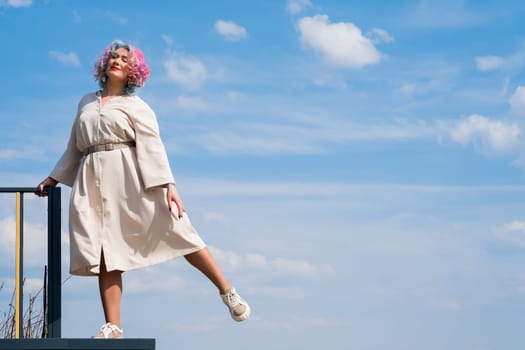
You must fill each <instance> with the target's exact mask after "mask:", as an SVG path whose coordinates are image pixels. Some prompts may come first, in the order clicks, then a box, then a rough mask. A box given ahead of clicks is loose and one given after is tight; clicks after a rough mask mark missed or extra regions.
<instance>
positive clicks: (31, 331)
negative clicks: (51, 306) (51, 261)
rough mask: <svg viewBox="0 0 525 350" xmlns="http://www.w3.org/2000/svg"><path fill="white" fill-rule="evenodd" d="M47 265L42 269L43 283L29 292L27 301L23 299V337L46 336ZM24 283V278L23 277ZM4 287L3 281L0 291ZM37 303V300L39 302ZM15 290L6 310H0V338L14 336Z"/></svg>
mask: <svg viewBox="0 0 525 350" xmlns="http://www.w3.org/2000/svg"><path fill="white" fill-rule="evenodd" d="M46 281H47V266H46V268H45V271H44V285H43V286H42V288H40V290H39V291H38V292H37V293H36V294H35V295H31V294H29V298H28V300H27V302H25V301H24V306H25V310H24V314H23V329H24V331H23V333H24V334H23V337H24V338H46V337H47V325H46V315H47V305H46V300H47V289H46ZM24 283H25V279H24ZM3 288H4V283H2V284H1V285H0V291H2V289H3ZM39 301H40V303H39V304H37V302H39ZM15 324H16V323H15V291H13V293H12V294H11V300H10V302H9V305H8V308H7V311H2V310H0V339H12V338H15V328H16V327H15Z"/></svg>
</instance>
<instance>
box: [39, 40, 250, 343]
mask: <svg viewBox="0 0 525 350" xmlns="http://www.w3.org/2000/svg"><path fill="white" fill-rule="evenodd" d="M149 74H150V70H149V68H148V65H147V63H146V62H145V60H144V56H143V54H142V52H141V51H140V50H139V49H138V48H136V47H134V46H132V45H130V44H127V43H125V42H123V41H120V40H116V41H114V42H113V43H111V45H110V46H109V47H108V48H107V49H106V51H105V52H104V55H103V57H102V58H101V59H100V60H99V61H98V62H97V63H96V65H95V71H94V75H95V77H96V78H97V80H98V82H99V85H100V87H101V88H102V89H101V90H99V91H97V92H96V93H90V94H87V95H86V96H84V97H83V98H82V99H81V101H80V103H79V105H78V111H77V116H76V119H75V122H74V123H73V127H72V130H71V135H70V138H69V142H68V145H67V148H66V150H65V152H64V154H63V155H62V157H61V158H60V160H59V161H58V163H57V164H56V166H55V168H54V169H53V171H52V172H51V174H50V175H49V177H47V178H46V179H44V180H43V181H42V182H41V183H40V184H39V185H38V192H37V195H39V196H45V195H47V194H46V192H45V188H46V187H52V186H56V185H57V184H58V183H63V184H64V185H67V186H71V187H72V192H71V201H70V207H69V231H70V249H71V263H70V273H71V274H73V275H84V276H90V275H97V276H98V281H99V289H100V297H101V300H102V306H103V309H104V315H105V319H106V323H105V324H104V325H103V326H102V327H101V329H100V332H99V333H98V334H97V335H95V336H94V337H93V338H121V337H123V332H122V328H121V322H120V303H121V296H122V272H124V271H129V270H132V269H137V268H142V267H146V266H151V265H154V264H157V263H160V262H163V261H166V260H169V259H172V258H175V257H178V256H184V257H185V258H186V260H187V261H188V262H189V263H190V264H192V265H193V266H194V267H196V268H197V269H198V270H200V271H201V272H202V273H203V274H204V275H206V276H207V277H208V278H209V279H210V281H211V282H212V283H213V284H214V285H215V286H216V287H217V289H218V290H219V293H220V295H221V297H222V300H223V302H224V303H225V304H226V305H227V306H228V308H229V310H230V314H231V316H232V318H233V319H234V320H236V321H243V320H245V319H247V318H248V317H249V315H250V307H249V305H248V304H247V303H246V301H244V300H243V299H242V298H241V297H240V296H239V294H237V292H236V291H235V289H234V288H233V287H232V286H231V285H230V284H229V282H228V281H227V279H226V278H225V277H224V275H223V274H222V272H221V270H220V268H219V267H218V265H217V263H216V262H215V260H214V259H213V257H212V256H211V254H210V252H209V250H208V248H206V245H205V244H204V242H203V241H202V239H201V238H200V237H199V235H198V233H197V231H195V229H194V228H193V226H192V225H191V223H190V220H189V218H188V216H187V215H186V212H185V210H184V205H183V203H182V200H181V198H180V196H179V194H178V192H177V189H176V187H175V181H174V179H173V175H172V173H171V169H170V166H169V163H168V158H167V155H166V151H165V148H164V145H163V144H162V141H161V139H160V136H159V128H158V124H157V120H156V117H155V113H154V112H153V111H152V110H151V108H150V107H149V106H148V105H147V104H146V103H145V102H144V101H143V100H142V99H141V98H140V97H138V96H137V95H134V94H133V93H134V91H135V89H136V88H138V87H141V86H143V85H144V82H145V80H146V79H147V78H148V76H149ZM173 203H175V205H173Z"/></svg>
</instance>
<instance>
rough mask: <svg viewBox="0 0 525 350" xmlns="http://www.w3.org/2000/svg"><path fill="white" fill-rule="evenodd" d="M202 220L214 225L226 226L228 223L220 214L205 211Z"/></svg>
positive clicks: (225, 217)
mask: <svg viewBox="0 0 525 350" xmlns="http://www.w3.org/2000/svg"><path fill="white" fill-rule="evenodd" d="M203 216H204V220H205V221H207V222H212V223H215V224H222V225H224V224H227V223H228V222H229V220H228V217H227V216H226V215H224V214H222V213H217V212H215V211H206V212H204V214H203Z"/></svg>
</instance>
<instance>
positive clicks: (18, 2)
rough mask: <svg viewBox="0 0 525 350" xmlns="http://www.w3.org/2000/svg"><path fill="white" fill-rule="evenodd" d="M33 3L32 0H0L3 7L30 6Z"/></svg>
mask: <svg viewBox="0 0 525 350" xmlns="http://www.w3.org/2000/svg"><path fill="white" fill-rule="evenodd" d="M31 5H33V1H32V0H3V1H0V6H4V7H30V6H31Z"/></svg>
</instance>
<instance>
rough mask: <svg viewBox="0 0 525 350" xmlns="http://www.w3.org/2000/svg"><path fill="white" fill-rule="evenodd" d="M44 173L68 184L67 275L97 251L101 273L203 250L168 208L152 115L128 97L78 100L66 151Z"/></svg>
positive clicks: (94, 264)
mask: <svg viewBox="0 0 525 350" xmlns="http://www.w3.org/2000/svg"><path fill="white" fill-rule="evenodd" d="M124 141H135V144H136V147H125V148H119V149H114V150H111V151H100V152H94V153H90V154H88V155H86V156H84V155H83V151H84V150H85V149H87V148H88V147H89V146H93V145H99V144H106V143H117V142H124ZM50 176H51V177H52V178H54V179H56V180H58V181H59V182H61V183H63V184H65V185H67V186H71V187H72V191H71V200H70V205H69V232H70V259H71V262H70V273H71V274H73V275H94V274H98V273H99V271H100V258H101V253H102V251H103V253H104V260H105V263H106V266H107V269H108V271H112V270H120V271H128V270H132V269H136V268H141V267H146V266H150V265H154V264H157V263H160V262H163V261H166V260H169V259H172V258H175V257H177V256H181V255H186V254H189V253H192V252H195V251H198V250H200V249H202V248H204V247H205V244H204V242H203V241H202V239H201V238H200V237H199V235H198V233H197V231H196V230H195V229H194V228H193V226H192V225H191V223H190V220H189V218H188V216H187V215H186V213H184V215H183V217H182V218H181V219H179V218H178V213H177V207H176V206H175V205H173V208H172V212H170V211H169V210H168V204H167V201H166V189H165V188H163V187H162V185H164V184H167V183H172V182H174V179H173V175H172V173H171V169H170V166H169V163H168V157H167V155H166V151H165V148H164V145H163V143H162V141H161V139H160V136H159V128H158V124H157V120H156V117H155V113H154V112H153V111H152V110H151V108H150V107H149V106H148V105H147V104H146V103H145V102H144V101H143V100H142V99H141V98H140V97H138V96H136V95H125V96H119V97H114V98H112V99H111V100H109V101H108V102H106V103H105V104H104V105H103V106H101V103H100V93H99V92H97V93H91V94H88V95H86V96H84V97H83V98H82V100H81V101H80V103H79V106H78V112H77V116H76V119H75V122H74V124H73V127H72V130H71V135H70V138H69V142H68V145H67V148H66V150H65V152H64V154H63V155H62V157H61V158H60V160H59V161H58V163H57V164H56V166H55V168H54V169H53V171H52V172H51V174H50Z"/></svg>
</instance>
